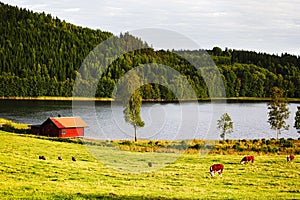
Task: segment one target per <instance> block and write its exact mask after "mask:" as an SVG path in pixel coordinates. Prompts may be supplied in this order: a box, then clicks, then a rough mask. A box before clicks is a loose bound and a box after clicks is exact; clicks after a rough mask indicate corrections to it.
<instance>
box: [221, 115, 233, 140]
mask: <svg viewBox="0 0 300 200" xmlns="http://www.w3.org/2000/svg"><path fill="white" fill-rule="evenodd" d="M217 128H218V129H219V130H221V135H220V136H221V138H222V139H223V140H225V137H226V135H227V134H230V133H232V132H233V122H232V120H231V117H230V116H229V114H228V113H224V114H223V115H222V116H221V118H220V119H219V120H218V123H217Z"/></svg>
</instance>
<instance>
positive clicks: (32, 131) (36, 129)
mask: <svg viewBox="0 0 300 200" xmlns="http://www.w3.org/2000/svg"><path fill="white" fill-rule="evenodd" d="M40 132H41V128H40V127H33V126H32V127H31V129H30V134H33V135H40Z"/></svg>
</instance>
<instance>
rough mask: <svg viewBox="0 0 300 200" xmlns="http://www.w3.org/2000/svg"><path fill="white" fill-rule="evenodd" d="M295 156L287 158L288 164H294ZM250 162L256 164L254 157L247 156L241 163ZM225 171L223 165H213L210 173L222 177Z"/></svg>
mask: <svg viewBox="0 0 300 200" xmlns="http://www.w3.org/2000/svg"><path fill="white" fill-rule="evenodd" d="M294 158H295V156H294V155H293V154H291V155H288V156H287V158H286V159H287V162H292V161H293V160H294ZM248 162H251V163H254V156H245V157H243V158H242V160H241V161H240V164H247V163H248ZM223 170H224V165H223V164H213V165H212V166H210V168H209V171H210V175H211V176H214V174H215V173H216V172H217V173H218V174H219V176H222V173H223Z"/></svg>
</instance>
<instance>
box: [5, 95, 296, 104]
mask: <svg viewBox="0 0 300 200" xmlns="http://www.w3.org/2000/svg"><path fill="white" fill-rule="evenodd" d="M0 100H32V101H96V102H112V101H116V100H115V99H113V98H90V97H50V96H43V97H0ZM270 100H271V98H266V97H229V98H199V99H181V100H180V102H194V101H198V102H210V101H213V102H218V101H220V102H228V103H247V102H269V101H270ZM287 100H288V102H290V103H300V98H287ZM143 102H145V103H147V102H150V103H151V102H153V103H177V102H179V100H176V99H175V100H167V99H143Z"/></svg>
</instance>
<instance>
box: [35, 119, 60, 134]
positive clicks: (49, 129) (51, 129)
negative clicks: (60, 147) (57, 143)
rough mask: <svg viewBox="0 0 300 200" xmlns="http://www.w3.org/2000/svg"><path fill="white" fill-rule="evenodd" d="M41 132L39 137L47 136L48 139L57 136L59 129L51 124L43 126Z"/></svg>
mask: <svg viewBox="0 0 300 200" xmlns="http://www.w3.org/2000/svg"><path fill="white" fill-rule="evenodd" d="M41 130H42V131H41V134H40V135H43V136H49V137H58V136H59V129H58V128H57V127H56V126H55V125H54V124H53V123H52V122H49V123H45V124H43V126H42V128H41Z"/></svg>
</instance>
